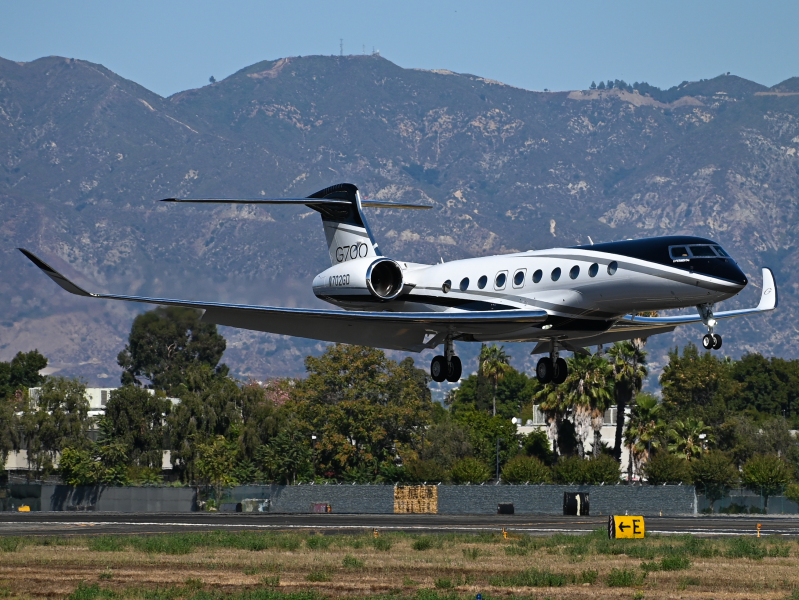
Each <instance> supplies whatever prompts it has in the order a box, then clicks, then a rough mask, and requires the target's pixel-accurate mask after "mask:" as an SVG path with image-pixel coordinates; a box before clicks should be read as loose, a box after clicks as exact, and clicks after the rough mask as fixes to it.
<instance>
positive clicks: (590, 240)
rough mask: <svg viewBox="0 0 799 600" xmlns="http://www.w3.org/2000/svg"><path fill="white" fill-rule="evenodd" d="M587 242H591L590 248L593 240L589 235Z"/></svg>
mask: <svg viewBox="0 0 799 600" xmlns="http://www.w3.org/2000/svg"><path fill="white" fill-rule="evenodd" d="M588 241H589V242H591V245H592V246H593V245H594V240H592V239H591V236H590V235H589V236H588Z"/></svg>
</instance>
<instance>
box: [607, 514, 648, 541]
mask: <svg viewBox="0 0 799 600" xmlns="http://www.w3.org/2000/svg"><path fill="white" fill-rule="evenodd" d="M645 534H646V529H645V528H644V518H643V517H641V516H631V515H615V516H612V517H610V518H609V519H608V537H609V538H610V539H614V538H618V539H623V538H626V539H633V538H642V537H644V535H645Z"/></svg>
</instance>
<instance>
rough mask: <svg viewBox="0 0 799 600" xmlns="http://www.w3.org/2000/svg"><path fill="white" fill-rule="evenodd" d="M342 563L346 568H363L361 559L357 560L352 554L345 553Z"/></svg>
mask: <svg viewBox="0 0 799 600" xmlns="http://www.w3.org/2000/svg"><path fill="white" fill-rule="evenodd" d="M342 562H343V565H344V566H345V567H346V568H348V569H361V568H363V561H362V560H358V559H357V558H355V557H354V556H353V555H352V554H347V555H345V556H344V560H343V561H342Z"/></svg>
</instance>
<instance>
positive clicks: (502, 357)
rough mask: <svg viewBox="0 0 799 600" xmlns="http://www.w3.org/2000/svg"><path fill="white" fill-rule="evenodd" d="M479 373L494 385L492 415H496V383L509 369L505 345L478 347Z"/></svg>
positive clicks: (508, 357) (508, 358)
mask: <svg viewBox="0 0 799 600" xmlns="http://www.w3.org/2000/svg"><path fill="white" fill-rule="evenodd" d="M479 361H480V373H481V374H482V375H483V377H487V378H488V379H490V380H491V383H492V384H493V386H494V412H493V416H495V417H496V416H497V384H498V383H499V381H500V380H501V379H502V378H503V377H505V373H507V372H508V371H510V370H511V369H512V367H511V366H510V356H508V354H507V353H506V352H505V346H497V345H496V344H491V345H490V346H486V345H485V344H483V347H482V348H480V358H479Z"/></svg>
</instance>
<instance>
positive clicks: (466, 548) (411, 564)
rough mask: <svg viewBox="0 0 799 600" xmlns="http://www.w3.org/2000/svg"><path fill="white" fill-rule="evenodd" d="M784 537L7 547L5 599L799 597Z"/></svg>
mask: <svg viewBox="0 0 799 600" xmlns="http://www.w3.org/2000/svg"><path fill="white" fill-rule="evenodd" d="M797 551H799V548H798V547H797V545H796V543H795V542H793V541H786V540H785V539H784V538H780V539H769V538H762V539H760V540H758V539H756V538H751V537H750V538H732V539H719V540H703V539H697V538H691V537H688V536H679V537H662V538H648V539H646V540H614V541H609V540H607V539H605V538H604V537H603V534H602V532H596V533H593V534H591V535H586V536H564V535H555V536H552V537H547V538H543V537H542V538H531V537H516V538H514V539H508V540H505V539H503V538H502V536H500V535H480V536H470V535H453V534H442V535H426V536H412V535H406V534H394V533H387V534H383V535H382V536H381V537H380V538H379V539H378V540H375V539H373V538H372V537H371V536H366V535H358V536H354V535H330V536H318V535H317V536H308V535H299V534H295V533H286V534H274V533H271V534H270V533H265V534H262V533H249V532H243V533H237V534H236V533H205V534H173V535H156V536H150V537H140V536H134V537H130V536H101V537H93V538H90V537H86V538H72V539H68V538H52V539H49V540H41V539H40V540H36V539H32V538H25V539H19V540H13V539H9V538H4V542H3V544H2V545H0V599H2V598H40V597H67V596H69V597H70V600H104V599H120V600H121V599H125V598H133V599H136V598H141V599H142V600H183V599H186V600H215V599H218V600H315V599H319V598H320V597H322V596H328V597H364V596H372V597H374V596H383V597H397V596H404V597H414V598H417V599H418V600H436V599H441V598H448V597H456V596H459V597H472V598H473V597H474V596H475V594H476V593H478V592H480V593H482V594H483V597H484V598H486V599H488V598H497V597H509V596H520V597H530V598H570V599H577V598H625V599H631V598H647V599H649V598H652V599H655V598H705V599H706V598H717V599H718V598H741V599H747V600H748V599H755V598H769V599H776V598H779V599H783V598H797V599H799V558H797Z"/></svg>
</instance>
